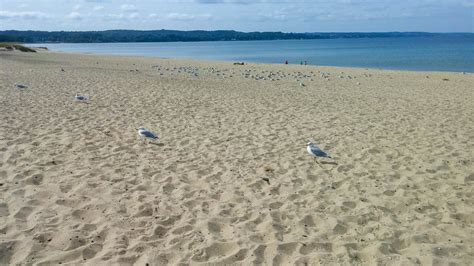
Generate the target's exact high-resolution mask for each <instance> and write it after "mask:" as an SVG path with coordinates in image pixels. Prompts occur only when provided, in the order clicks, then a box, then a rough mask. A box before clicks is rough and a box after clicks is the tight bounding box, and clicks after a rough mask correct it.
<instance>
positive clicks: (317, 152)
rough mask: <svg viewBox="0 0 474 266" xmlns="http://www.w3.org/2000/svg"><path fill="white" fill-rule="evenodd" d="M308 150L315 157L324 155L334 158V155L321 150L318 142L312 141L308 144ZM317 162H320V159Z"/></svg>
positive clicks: (324, 156)
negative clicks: (317, 144)
mask: <svg viewBox="0 0 474 266" xmlns="http://www.w3.org/2000/svg"><path fill="white" fill-rule="evenodd" d="M306 150H307V151H308V153H309V154H311V155H312V156H314V157H315V158H317V157H323V158H331V159H332V157H331V156H330V155H329V154H328V153H327V152H325V151H323V150H321V149H320V148H319V147H318V146H316V144H314V143H313V142H311V141H310V142H308V143H307V144H306ZM316 162H318V161H316Z"/></svg>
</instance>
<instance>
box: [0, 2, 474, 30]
mask: <svg viewBox="0 0 474 266" xmlns="http://www.w3.org/2000/svg"><path fill="white" fill-rule="evenodd" d="M473 28H474V0H331V1H330V0H293V1H290V0H253V1H252V0H154V1H153V0H144V1H138V0H70V1H66V0H63V1H61V0H56V1H53V0H24V1H18V0H16V1H13V0H0V30H6V29H17V30H106V29H141V30H149V29H179V30H193V29H204V30H217V29H233V30H239V31H284V32H328V31H336V32H340V31H361V32H367V31H429V32H474V29H473Z"/></svg>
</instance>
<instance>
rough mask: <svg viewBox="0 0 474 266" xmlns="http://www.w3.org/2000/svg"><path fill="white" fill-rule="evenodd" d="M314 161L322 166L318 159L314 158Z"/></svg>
mask: <svg viewBox="0 0 474 266" xmlns="http://www.w3.org/2000/svg"><path fill="white" fill-rule="evenodd" d="M314 161H315V162H316V163H317V164H318V165H321V164H320V163H319V162H318V158H316V157H314Z"/></svg>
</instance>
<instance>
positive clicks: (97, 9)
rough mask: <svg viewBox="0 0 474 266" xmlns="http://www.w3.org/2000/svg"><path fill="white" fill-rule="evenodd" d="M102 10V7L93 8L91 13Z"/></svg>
mask: <svg viewBox="0 0 474 266" xmlns="http://www.w3.org/2000/svg"><path fill="white" fill-rule="evenodd" d="M102 9H104V6H94V8H92V11H101V10H102Z"/></svg>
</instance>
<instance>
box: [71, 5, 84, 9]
mask: <svg viewBox="0 0 474 266" xmlns="http://www.w3.org/2000/svg"><path fill="white" fill-rule="evenodd" d="M81 7H82V6H81V5H75V6H73V7H72V9H73V10H79V9H81Z"/></svg>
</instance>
